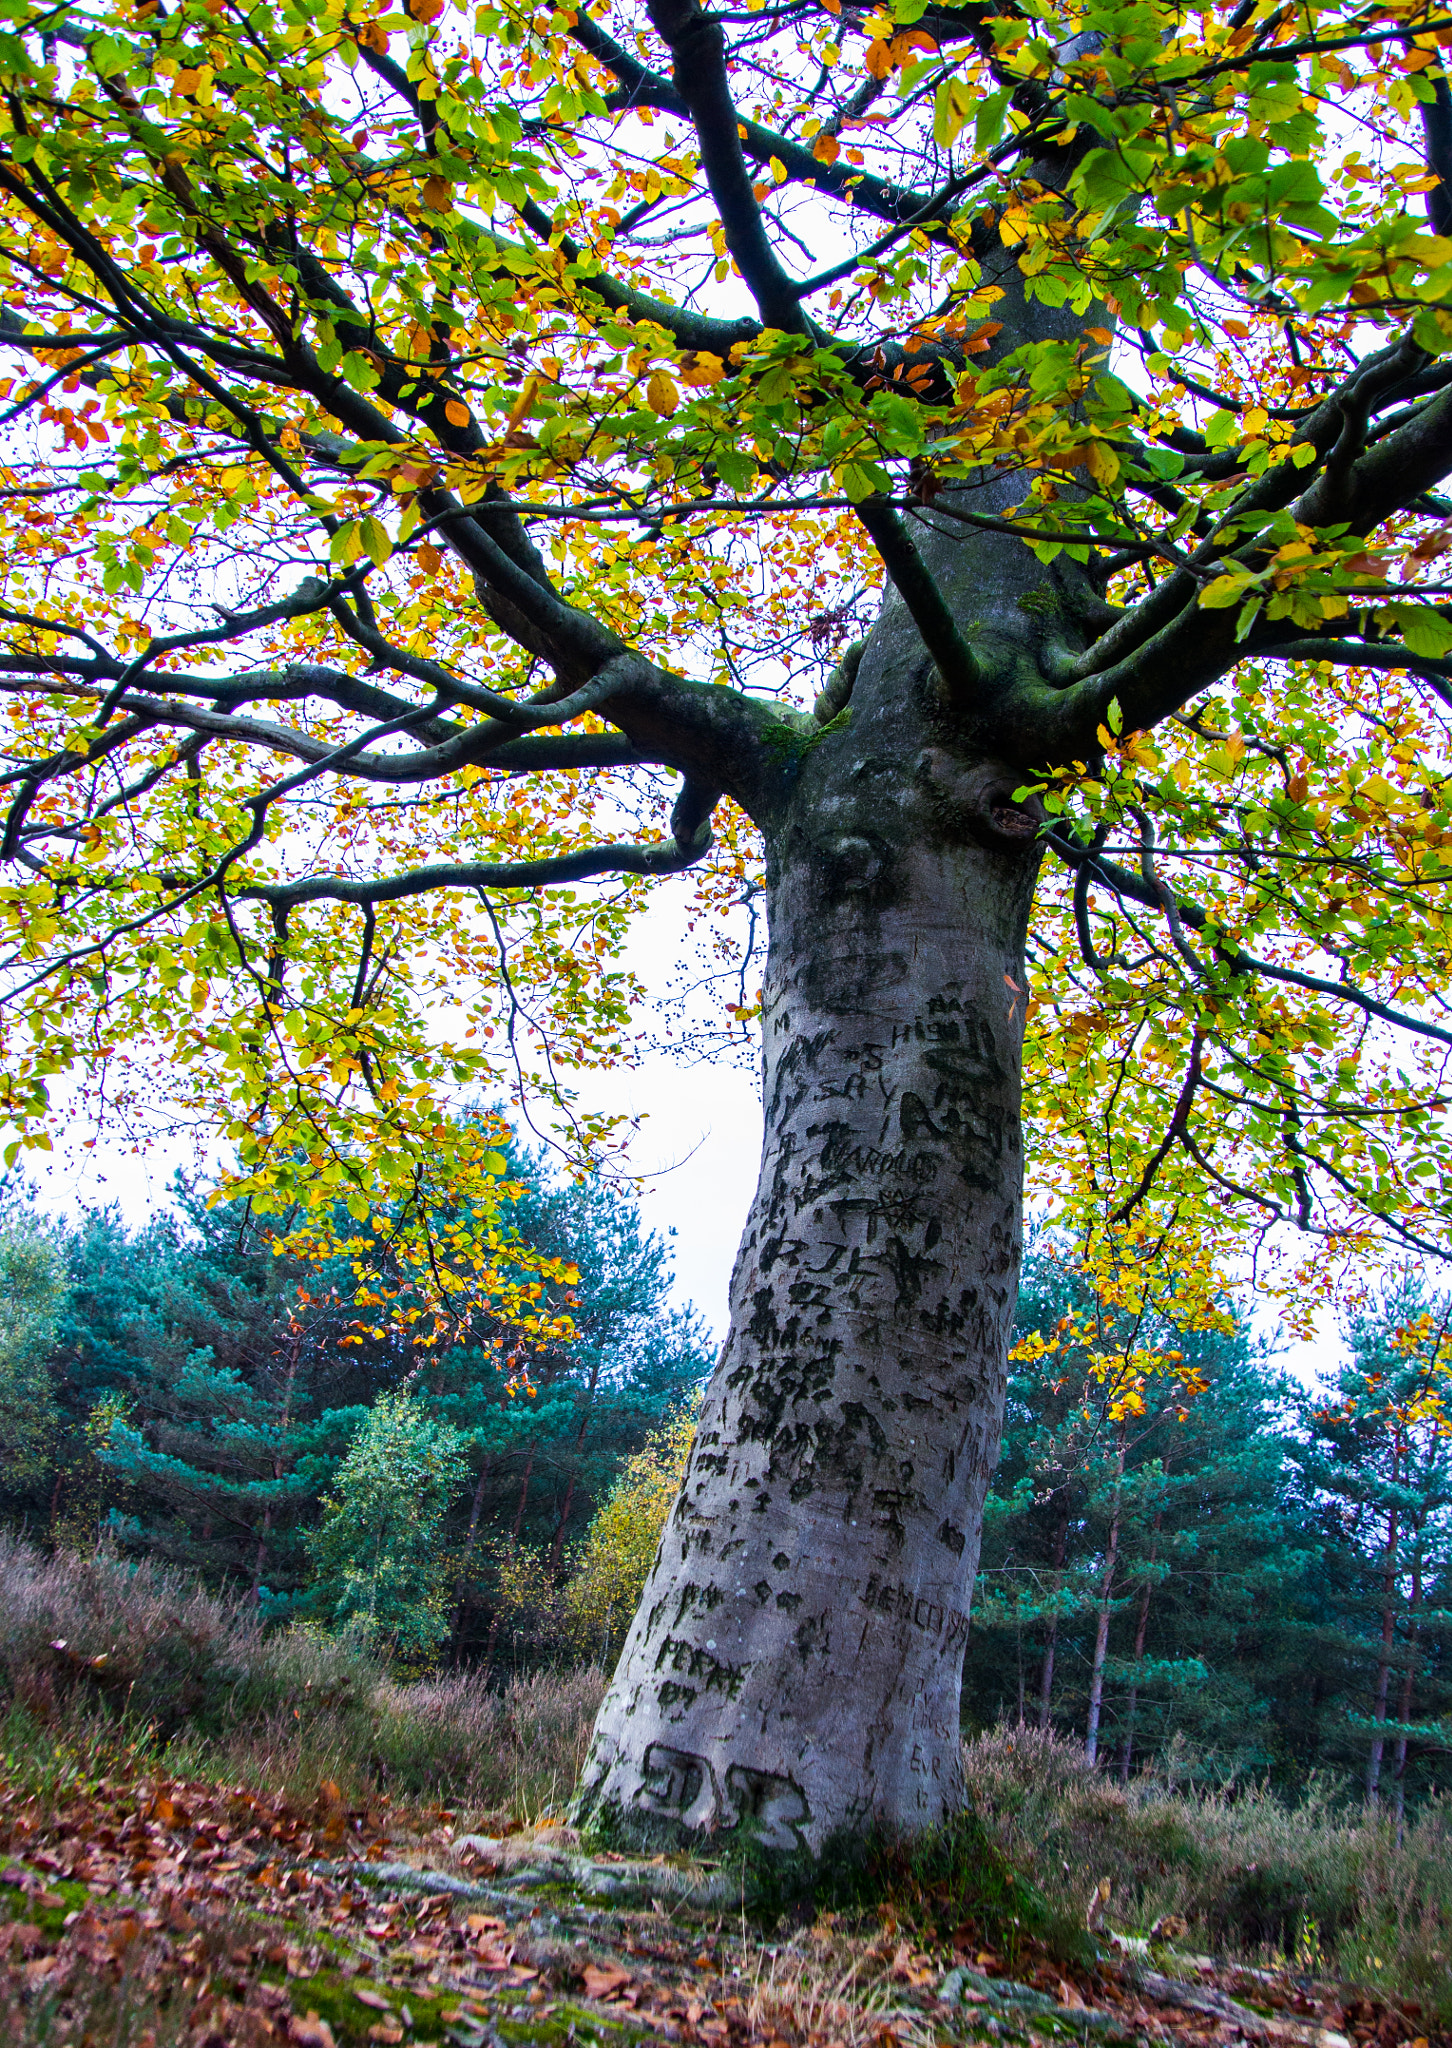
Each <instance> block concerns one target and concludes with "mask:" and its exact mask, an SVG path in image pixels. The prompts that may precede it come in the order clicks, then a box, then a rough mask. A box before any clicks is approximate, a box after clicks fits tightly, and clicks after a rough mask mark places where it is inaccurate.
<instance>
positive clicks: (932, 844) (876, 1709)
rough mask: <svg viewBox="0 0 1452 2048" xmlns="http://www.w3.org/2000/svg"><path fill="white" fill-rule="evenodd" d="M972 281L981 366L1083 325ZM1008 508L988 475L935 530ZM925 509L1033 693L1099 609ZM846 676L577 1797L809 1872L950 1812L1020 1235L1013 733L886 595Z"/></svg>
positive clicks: (965, 622) (791, 736)
mask: <svg viewBox="0 0 1452 2048" xmlns="http://www.w3.org/2000/svg"><path fill="white" fill-rule="evenodd" d="M1047 175H1050V173H1049V172H1048V171H1047V170H1046V176H1047ZM990 269H991V271H992V282H993V284H994V285H995V287H996V288H997V289H998V290H1000V291H1001V292H1002V294H1003V296H1002V297H1001V298H1000V299H999V300H998V301H997V302H996V303H995V307H994V317H995V319H996V320H999V321H1001V322H1003V329H1002V335H1001V340H1000V342H999V343H997V344H995V346H1001V347H1008V346H1017V345H1018V344H1019V343H1022V342H1026V341H1029V340H1031V339H1038V338H1040V337H1042V338H1045V339H1047V338H1055V339H1063V340H1065V341H1068V342H1072V343H1074V344H1075V345H1077V343H1078V341H1079V339H1080V334H1081V330H1082V328H1083V325H1084V322H1085V320H1086V318H1087V319H1090V320H1092V319H1094V318H1096V317H1098V315H1097V312H1094V311H1091V312H1088V313H1086V312H1085V311H1084V309H1082V308H1075V307H1073V306H1062V307H1049V306H1046V305H1044V304H1042V303H1039V302H1037V301H1030V300H1028V299H1027V298H1026V297H1025V280H1024V277H1023V274H1022V272H1021V271H1020V269H1019V266H1018V262H1017V259H1016V255H1015V253H1014V252H1012V251H1009V252H1006V253H1005V254H1004V255H1003V256H1002V257H1001V258H999V259H998V260H997V261H996V262H994V263H993V264H991V265H990V266H989V268H988V269H986V270H985V276H988V274H989V270H990ZM1010 337H1012V340H1011V341H1010ZM1024 489H1025V479H1024V476H1023V474H1022V473H1021V472H1018V473H1014V472H1013V471H1007V470H1006V471H1004V472H1003V473H1000V474H988V473H986V474H985V475H984V476H983V477H981V478H980V479H979V480H978V482H977V484H976V485H975V486H974V488H973V489H972V490H971V491H968V492H966V493H965V494H964V508H965V509H966V510H967V511H969V512H970V514H971V515H972V516H973V517H974V518H977V517H978V516H980V515H982V514H989V515H993V514H997V513H1001V512H1004V511H1006V510H1008V509H1009V508H1010V507H1011V506H1013V505H1015V504H1016V503H1017V502H1018V500H1019V499H1020V498H1022V496H1023V494H1024ZM952 509H953V508H952V504H951V500H950V499H944V500H943V501H941V508H940V509H933V508H931V507H930V508H928V509H925V510H924V511H923V512H922V513H921V514H920V516H919V517H918V518H916V519H915V520H914V521H912V522H911V524H912V537H913V548H914V550H915V555H914V558H913V559H900V560H899V562H898V563H897V565H896V567H895V569H894V574H899V573H900V574H902V575H904V576H906V577H908V578H909V579H911V578H913V577H914V576H915V575H917V574H919V573H920V570H921V568H922V567H926V568H927V569H928V570H929V571H930V573H931V574H932V576H933V578H934V580H935V582H936V584H937V588H938V591H939V593H940V596H941V600H942V604H943V606H944V607H945V608H946V611H947V613H948V614H950V615H951V617H952V619H953V620H955V621H956V622H957V624H958V630H959V631H960V632H961V633H963V634H964V635H966V636H967V637H968V639H969V640H970V641H971V645H972V657H973V662H974V664H975V667H976V669H977V671H978V673H979V675H980V677H991V678H993V679H994V681H993V683H992V685H991V686H989V695H990V696H991V695H992V691H993V689H995V688H998V687H1002V688H1004V689H1007V688H1009V687H1010V686H1012V687H1013V688H1014V689H1018V688H1019V687H1020V685H1021V684H1022V683H1023V680H1024V678H1025V677H1033V676H1037V677H1039V678H1040V679H1041V681H1042V683H1043V689H1044V702H1045V704H1049V703H1050V702H1051V700H1052V695H1053V691H1052V687H1051V685H1049V683H1048V682H1047V678H1048V677H1049V676H1050V675H1055V674H1059V673H1061V672H1062V660H1063V655H1064V653H1065V651H1070V652H1072V650H1073V649H1074V648H1076V647H1080V648H1082V647H1084V646H1086V645H1087V644H1088V641H1089V639H1090V638H1091V637H1092V632H1093V631H1094V630H1097V629H1098V628H1097V625H1096V626H1094V627H1091V626H1089V625H1088V624H1086V621H1087V620H1089V619H1090V618H1091V616H1094V607H1095V606H1098V607H1099V612H1098V615H1097V616H1098V619H1099V621H1100V622H1107V613H1106V612H1105V611H1104V608H1103V606H1102V601H1101V600H1100V599H1098V597H1097V596H1095V595H1094V594H1093V593H1092V592H1091V590H1090V586H1089V584H1088V582H1087V580H1086V578H1085V576H1084V572H1083V571H1082V570H1081V569H1079V568H1077V567H1076V566H1075V565H1074V564H1073V563H1072V562H1071V561H1070V560H1069V559H1068V557H1067V556H1060V557H1059V558H1058V559H1057V560H1056V561H1055V562H1054V563H1053V565H1052V566H1051V567H1048V568H1046V567H1045V565H1044V564H1043V563H1041V562H1040V561H1039V560H1038V558H1037V557H1036V556H1035V555H1034V554H1033V553H1032V552H1031V551H1030V549H1029V548H1027V547H1026V546H1025V545H1024V544H1023V543H1022V542H1021V541H1019V540H1018V539H1016V538H1012V537H1009V536H1006V535H999V534H994V533H991V532H987V531H983V530H973V529H971V528H967V527H965V526H964V525H963V524H961V523H959V522H958V521H957V520H956V519H955V518H954V517H953V516H952ZM869 516H871V515H869ZM965 536H966V537H965ZM914 560H915V561H916V564H917V567H916V568H915V566H914ZM935 604H936V600H935ZM950 666H951V663H950ZM850 687H851V702H850V705H849V706H848V708H847V711H846V715H845V716H841V715H839V716H836V717H834V718H832V719H831V723H830V724H829V725H822V724H818V723H816V722H814V721H813V720H810V719H806V718H803V717H801V716H800V715H798V714H791V713H788V714H784V715H783V717H782V718H781V720H780V722H779V723H773V724H772V725H769V726H768V727H766V728H765V729H764V730H765V734H766V737H767V738H768V739H769V740H770V741H772V742H773V744H772V746H771V747H770V751H771V752H772V753H773V754H774V755H775V757H776V760H777V763H778V766H777V767H776V768H775V769H773V771H772V776H771V781H770V790H771V793H770V794H769V795H767V794H765V793H763V795H762V796H761V799H760V801H759V802H757V803H756V806H755V810H754V815H755V816H756V821H757V823H758V824H759V825H760V826H761V829H762V832H763V834H764V837H765V840H766V851H767V864H766V889H765V901H766V909H767V920H768V929H769V932H770V945H769V949H768V955H767V965H766V973H765V977H764V981H763V988H762V1020H761V1025H762V1082H763V1087H762V1101H763V1112H764V1132H763V1143H762V1159H761V1178H760V1183H759V1185H758V1188H757V1192H756V1197H755V1200H754V1202H753V1204H752V1208H751V1212H750V1214H749V1216H748V1218H747V1222H746V1230H745V1234H744V1236H743V1239H742V1244H741V1250H740V1253H739V1254H738V1257H737V1261H736V1269H735V1272H734V1274H733V1276H732V1282H731V1327H730V1330H729V1333H728V1335H727V1339H726V1343H725V1345H724V1346H723V1349H722V1355H721V1360H720V1362H719V1364H718V1365H717V1368H716V1370H715V1372H714V1374H713V1375H712V1378H711V1381H710V1384H709V1386H708V1388H707V1392H706V1397H705V1400H704V1403H703V1406H702V1411H701V1418H700V1424H699V1427H698V1429H697V1432H696V1439H695V1445H694V1448H693V1450H692V1453H691V1458H690V1462H689V1464H688V1467H687V1471H686V1478H685V1483H684V1486H683V1488H682V1492H681V1495H680V1498H679V1499H678V1501H677V1502H676V1505H675V1508H674V1509H673V1511H672V1513H671V1516H670V1518H669V1520H668V1522H667V1525H666V1528H665V1531H664V1534H663V1536H662V1540H661V1546H660V1550H659V1553H658V1555H657V1557H656V1561H655V1564H654V1566H653V1568H652V1572H651V1576H650V1578H649V1579H648V1580H647V1582H646V1588H645V1593H644V1596H643V1598H642V1601H641V1605H640V1610H639V1612H638V1613H637V1615H636V1617H635V1621H634V1623H633V1625H632V1627H631V1629H630V1632H629V1634H628V1635H627V1637H626V1640H625V1644H624V1647H623V1649H622V1651H621V1655H620V1661H619V1664H618V1666H617V1668H616V1672H615V1677H614V1679H613V1681H612V1683H611V1686H610V1689H609V1691H608V1693H607V1694H606V1697H605V1700H604V1703H603V1705H602V1706H601V1709H600V1713H599V1716H598V1718H597V1720H596V1723H595V1739H594V1742H593V1744H592V1746H591V1750H590V1754H589V1757H588V1758H587V1760H586V1765H585V1772H584V1776H583V1778H582V1782H581V1790H580V1795H579V1797H578V1799H577V1802H576V1809H575V1810H576V1813H577V1815H578V1817H579V1818H580V1819H581V1820H582V1821H585V1822H586V1823H589V1824H592V1825H596V1826H598V1827H600V1829H601V1830H602V1832H610V1831H612V1830H613V1831H615V1832H616V1833H617V1834H619V1835H620V1836H622V1837H623V1838H634V1839H637V1840H639V1839H650V1838H652V1837H653V1838H655V1839H658V1840H659V1839H673V1840H676V1841H680V1840H682V1839H686V1840H690V1839H691V1838H693V1837H698V1836H699V1835H700V1834H701V1833H703V1832H706V1831H715V1832H719V1831H721V1830H729V1829H733V1828H736V1827H745V1828H746V1829H747V1831H748V1832H749V1833H750V1834H751V1835H752V1836H753V1837H754V1839H755V1841H756V1843H757V1844H758V1845H759V1846H760V1847H762V1848H765V1849H767V1850H770V1851H783V1852H793V1851H806V1852H808V1853H810V1854H813V1855H815V1854H817V1853H819V1852H820V1851H821V1849H822V1848H823V1847H824V1845H825V1844H826V1843H827V1842H828V1841H829V1840H831V1839H832V1838H833V1837H839V1838H848V1837H850V1838H852V1839H860V1836H861V1833H862V1830H863V1827H864V1826H865V1825H872V1824H877V1825H880V1826H882V1827H883V1828H885V1829H889V1830H893V1831H900V1832H906V1831H909V1830H913V1829H917V1828H921V1827H924V1826H927V1825H930V1824H931V1823H933V1822H934V1821H936V1820H938V1819H939V1818H941V1817H942V1816H944V1815H945V1814H949V1813H951V1812H953V1811H955V1810H956V1809H957V1808H958V1807H959V1806H960V1805H961V1803H962V1799H963V1792H964V1787H963V1769H962V1745H961V1741H960V1737H959V1694H960V1690H961V1682H962V1663H963V1649H964V1644H965V1643H966V1641H967V1635H968V1606H969V1600H970V1598H971V1595H972V1590H973V1577H974V1573H975V1571H976V1569H977V1563H978V1550H979V1540H980V1536H981V1529H982V1507H983V1497H984V1494H985V1492H986V1490H987V1486H988V1480H989V1475H990V1474H991V1472H992V1470H993V1466H994V1464H995V1463H996V1461H997V1457H998V1446H999V1435H1000V1431H1001V1428H1002V1422H1003V1404H1004V1397H1005V1394H1006V1392H1007V1385H1008V1366H1007V1353H1008V1343H1009V1338H1010V1333H1011V1329H1012V1323H1013V1312H1014V1306H1015V1301H1016V1297H1017V1292H1018V1271H1019V1262H1020V1256H1021V1252H1022V1243H1023V1228H1022V1201H1023V1158H1022V1138H1021V1123H1020V1099H1021V1068H1022V1046H1023V1031H1024V1024H1025V1012H1026V1004H1027V995H1026V981H1027V976H1026V973H1025V969H1024V942H1025V938H1026V935H1027V929H1028V918H1029V911H1030V907H1031V904H1032V899H1033V889H1034V883H1035V880H1036V878H1037V875H1038V868H1039V861H1040V857H1041V853H1042V841H1041V840H1040V838H1039V836H1038V826H1039V822H1040V820H1041V817H1042V811H1041V809H1040V808H1039V807H1038V805H1037V802H1036V800H1031V799H1026V800H1024V801H1020V800H1018V798H1017V797H1016V794H1015V792H1016V791H1017V790H1018V789H1019V787H1020V786H1022V785H1024V784H1027V783H1030V782H1032V780H1033V776H1032V774H1031V773H1029V772H1028V770H1027V768H1026V767H1025V765H1023V764H1026V763H1029V762H1033V761H1037V760H1038V758H1039V754H1040V751H1041V738H1040V734H1039V731H1038V728H1037V725H1036V723H1033V720H1032V719H1031V720H1030V724H1026V725H1025V726H1024V727H1023V728H1022V729H1021V730H1017V729H1011V728H1010V725H1009V723H1008V722H1007V721H1003V720H999V719H998V718H997V717H996V714H994V717H995V728H996V731H997V733H998V734H999V735H1000V737H999V738H997V739H996V740H995V744H996V745H1000V746H1009V747H1011V748H1012V749H1013V750H1014V757H1015V760H1016V761H1017V763H1018V764H1019V765H1013V763H1011V762H1010V761H1008V760H1005V759H1001V758H998V757H997V756H996V755H994V754H991V753H989V752H987V751H986V750H985V747H984V744H983V742H982V739H981V737H980V734H979V731H978V730H977V728H976V727H975V725H974V723H973V720H974V718H975V717H976V716H977V715H978V714H977V712H976V710H975V709H974V706H975V705H976V704H977V703H978V702H979V701H980V700H979V699H978V698H973V699H972V701H971V702H967V701H965V702H960V701H958V700H957V699H955V697H954V695H953V683H952V679H951V677H949V678H945V676H944V674H943V673H942V672H941V671H940V670H939V668H938V666H937V664H936V662H935V661H934V660H933V658H932V657H931V656H930V655H929V653H928V650H927V648H926V646H925V645H924V643H923V640H922V638H921V636H920V635H919V633H918V630H917V627H916V626H915V625H914V623H913V620H912V617H911V615H910V613H909V611H908V609H907V606H906V605H905V604H904V602H903V599H902V597H901V595H900V593H899V592H898V590H897V589H896V587H895V586H894V584H893V583H892V582H891V581H890V582H889V583H888V585H887V588H886V591H885V594H884V598H883V605H882V610H881V612H880V614H879V617H878V620H877V623H876V625H875V626H874V628H873V630H872V633H871V635H870V636H869V638H868V641H867V644H866V647H865V649H864V650H863V652H862V655H861V659H860V662H859V663H858V664H857V666H856V669H855V680H854V681H852V682H851V685H850ZM1020 701H1027V700H1024V699H1021V700H1020ZM823 708H824V709H826V708H827V707H825V706H824V707H823ZM1035 716H1036V714H1035ZM623 722H624V721H622V723H623ZM640 723H641V731H642V734H644V733H645V731H646V728H647V725H648V716H645V715H643V716H642V718H641V721H640ZM1030 726H1032V729H1030Z"/></svg>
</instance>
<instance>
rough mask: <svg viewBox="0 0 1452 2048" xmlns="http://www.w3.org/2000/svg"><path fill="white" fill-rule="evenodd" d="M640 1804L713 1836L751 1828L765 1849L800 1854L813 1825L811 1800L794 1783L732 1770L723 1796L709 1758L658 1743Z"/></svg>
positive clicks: (649, 1758)
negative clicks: (805, 1833)
mask: <svg viewBox="0 0 1452 2048" xmlns="http://www.w3.org/2000/svg"><path fill="white" fill-rule="evenodd" d="M642 1777H643V1782H642V1784H641V1786H640V1788H639V1790H638V1791H637V1792H636V1795H635V1804H636V1805H637V1806H638V1807H639V1808H641V1810H642V1811H643V1812H645V1813H652V1814H657V1815H659V1816H661V1817H662V1818H665V1819H670V1820H676V1821H679V1822H681V1823H682V1825H683V1826H685V1827H688V1828H702V1829H704V1830H705V1831H706V1832H707V1833H708V1834H710V1833H714V1832H715V1831H716V1830H717V1829H718V1828H734V1827H738V1826H740V1825H741V1824H742V1823H743V1822H744V1823H747V1824H749V1825H750V1828H751V1831H752V1833H753V1835H754V1836H755V1838H756V1840H757V1841H758V1842H759V1843H760V1845H761V1846H762V1848H764V1849H773V1850H776V1849H800V1848H802V1847H803V1846H804V1843H803V1837H802V1829H803V1828H804V1827H805V1825H806V1823H807V1822H808V1821H809V1820H810V1819H811V1817H812V1816H811V1810H810V1808H809V1807H808V1805H807V1800H806V1794H805V1793H804V1792H803V1791H802V1788H801V1786H800V1785H798V1784H797V1783H796V1782H795V1781H794V1780H793V1779H791V1778H781V1777H778V1776H776V1774H775V1773H774V1772H771V1771H755V1770H751V1769H750V1768H748V1766H747V1765H745V1764H730V1765H728V1767H727V1771H726V1790H725V1792H724V1793H723V1792H722V1789H721V1785H720V1782H719V1780H718V1779H717V1776H716V1773H715V1771H714V1770H713V1769H712V1767H711V1762H710V1759H709V1758H708V1757H704V1756H696V1755H694V1754H693V1753H692V1752H691V1751H690V1750H685V1749H671V1748H669V1747H668V1746H667V1745H666V1744H665V1743H663V1742H653V1743H652V1744H651V1745H650V1747H649V1749H648V1750H647V1751H646V1753H645V1768H644V1771H643V1773H642Z"/></svg>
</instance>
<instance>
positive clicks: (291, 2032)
mask: <svg viewBox="0 0 1452 2048" xmlns="http://www.w3.org/2000/svg"><path fill="white" fill-rule="evenodd" d="M287 2038H288V2040H289V2041H295V2042H296V2043H297V2044H298V2048H338V2044H337V2043H336V2041H334V2039H333V2030H332V2028H331V2027H330V2026H329V2025H328V2023H327V2021H326V2020H325V2019H320V2018H319V2017H318V2015H317V2014H316V2013H315V2012H310V2013H309V2014H308V2015H307V2017H306V2018H305V2019H299V2018H298V2016H297V2014H296V2013H294V2014H293V2016H292V2018H291V2019H290V2020H289V2021H288V2023H287ZM396 2038H397V2039H398V2040H400V2041H401V2040H402V2039H403V2035H402V2033H400V2034H398V2035H397V2036H396Z"/></svg>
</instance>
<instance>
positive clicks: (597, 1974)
mask: <svg viewBox="0 0 1452 2048" xmlns="http://www.w3.org/2000/svg"><path fill="white" fill-rule="evenodd" d="M629 1982H630V1972H629V1970H622V1969H621V1967H620V1965H619V1964H618V1963H604V1964H601V1963H586V1965H585V1996H586V1997H587V1998H613V1997H614V1996H615V1994H616V1993H617V1992H618V1991H619V1990H620V1989H621V1987H622V1986H623V1985H626V1984H628V1983H629Z"/></svg>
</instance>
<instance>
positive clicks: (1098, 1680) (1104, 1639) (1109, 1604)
mask: <svg viewBox="0 0 1452 2048" xmlns="http://www.w3.org/2000/svg"><path fill="white" fill-rule="evenodd" d="M1123 1487H1124V1432H1123V1431H1122V1430H1121V1431H1120V1438H1119V1458H1118V1463H1117V1466H1116V1470H1115V1475H1114V1509H1113V1512H1112V1513H1111V1515H1110V1517H1109V1540H1108V1542H1107V1543H1106V1544H1105V1546H1104V1581H1103V1584H1102V1585H1101V1587H1100V1589H1099V1617H1098V1620H1097V1622H1096V1623H1095V1628H1094V1662H1093V1664H1092V1666H1091V1667H1090V1673H1089V1723H1088V1727H1087V1728H1086V1730H1085V1733H1084V1754H1085V1756H1086V1757H1087V1758H1088V1760H1089V1762H1090V1763H1091V1764H1094V1763H1098V1761H1099V1717H1100V1713H1101V1711H1102V1709H1103V1705H1104V1665H1105V1660H1106V1658H1107V1657H1108V1655H1109V1623H1110V1621H1111V1619H1112V1617H1113V1612H1114V1609H1113V1599H1114V1574H1115V1572H1116V1570H1117V1569H1118V1567H1119V1522H1120V1510H1121V1506H1122V1498H1121V1496H1122V1493H1123Z"/></svg>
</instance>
